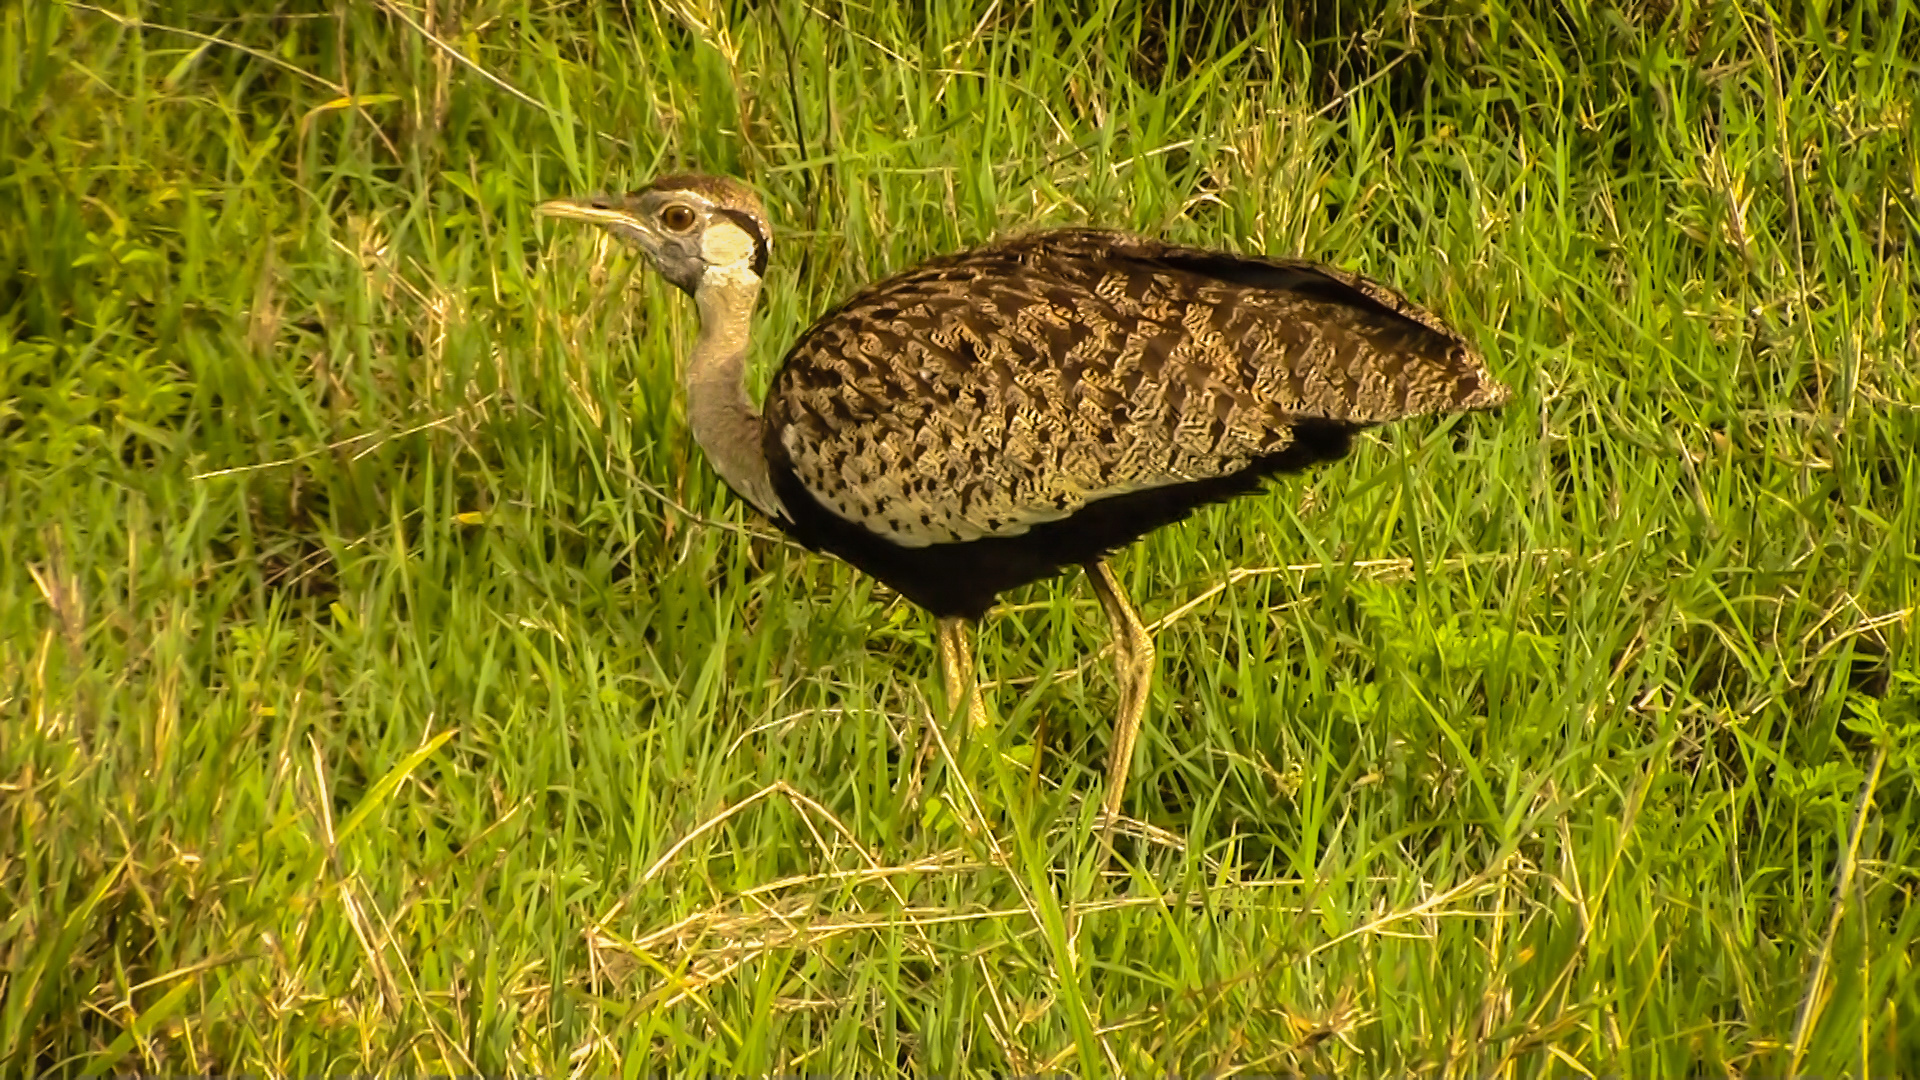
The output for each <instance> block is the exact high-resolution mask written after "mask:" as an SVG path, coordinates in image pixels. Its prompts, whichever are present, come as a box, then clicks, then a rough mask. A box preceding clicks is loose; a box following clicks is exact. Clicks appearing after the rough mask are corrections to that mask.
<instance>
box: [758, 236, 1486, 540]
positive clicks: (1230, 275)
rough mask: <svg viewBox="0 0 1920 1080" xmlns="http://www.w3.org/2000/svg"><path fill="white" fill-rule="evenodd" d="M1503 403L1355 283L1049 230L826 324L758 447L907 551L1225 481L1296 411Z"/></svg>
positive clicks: (847, 309)
mask: <svg viewBox="0 0 1920 1080" xmlns="http://www.w3.org/2000/svg"><path fill="white" fill-rule="evenodd" d="M1501 397H1504V391H1503V390H1502V389H1501V388H1499V386H1498V384H1497V383H1494V382H1493V381H1492V379H1491V378H1490V377H1488V376H1487V375H1486V371H1485V368H1484V366H1483V365H1482V364H1481V362H1480V360H1479V357H1478V356H1477V355H1475V354H1474V352H1473V350H1472V349H1471V348H1470V347H1468V346H1467V344H1466V343H1465V342H1464V341H1462V340H1461V339H1460V338H1459V337H1458V336H1457V335H1455V334H1453V333H1452V332H1451V331H1449V330H1447V329H1446V328H1445V327H1444V326H1442V325H1441V324H1440V323H1439V322H1438V320H1436V319H1434V318H1433V317H1432V316H1430V315H1428V314H1427V313H1426V312H1424V311H1422V310H1421V309H1419V308H1417V307H1415V306H1414V305H1412V304H1411V303H1408V302H1407V301H1405V300H1404V299H1401V298H1400V297H1398V295H1397V294H1394V293H1392V292H1391V291H1389V290H1386V289H1384V288H1383V287H1381V286H1378V285H1375V284H1373V283H1371V282H1367V281H1365V280H1364V279H1360V278H1357V277H1353V276H1351V275H1347V274H1343V273H1340V272H1338V271H1333V270H1328V269H1325V268H1321V267H1315V266H1312V265H1310V264H1305V263H1289V262H1284V261H1278V260H1264V259H1245V258H1240V257H1237V256H1232V255H1223V254H1219V253H1215V252H1207V251H1200V250H1196V249H1188V248H1178V247H1172V246H1168V245H1163V244H1157V243H1154V242H1152V241H1147V240H1139V239H1136V238H1132V237H1127V236H1123V235H1119V234H1110V233H1095V232H1086V231H1062V232H1055V233H1043V234H1038V235H1035V236H1028V237H1022V238H1017V239H1014V240H1010V241H1006V242H1003V243H1000V244H996V245H993V246H990V247H987V248H982V249H978V250H975V251H971V252H966V253H962V254H960V255H954V256H948V257H945V258H942V259H938V260H935V261H933V262H930V263H926V264H923V265H922V266H920V267H918V268H916V269H914V270H911V271H908V272H907V273H905V274H902V275H900V276H898V277H895V278H892V279H890V280H888V281H884V282H881V283H880V284H878V285H875V286H873V287H871V288H869V289H867V290H865V291H863V292H861V293H859V294H857V295H856V296H854V297H853V298H851V299H850V300H848V301H847V302H846V303H844V304H842V305H841V307H840V308H839V309H837V310H836V311H834V312H832V313H831V314H829V315H827V316H825V317H823V318H822V319H821V320H820V321H819V322H817V323H816V324H815V325H814V326H813V327H812V329H810V330H808V331H807V333H806V334H805V335H803V336H802V338H801V339H800V341H799V342H797V343H796V344H795V346H794V348H793V350H792V351H791V352H790V353H789V354H788V357H787V361H786V363H785V365H784V366H783V368H782V369H781V371H780V373H779V375H778V376H776V378H775V381H774V385H773V388H772V389H771V390H770V391H769V395H768V401H767V416H768V420H769V424H768V436H767V437H768V439H769V446H768V451H769V453H770V454H772V455H775V456H777V457H778V458H780V459H783V460H784V462H785V463H786V465H787V467H789V468H791V469H792V471H793V474H794V476H795V478H796V479H797V480H799V482H800V483H801V484H802V485H803V486H804V487H805V488H806V489H807V491H808V492H809V493H810V494H811V495H813V496H814V498H815V499H816V500H817V501H819V502H820V503H821V504H822V505H823V506H825V507H826V508H827V509H829V510H830V511H832V512H833V513H835V514H837V515H839V516H840V517H842V518H845V519H846V520H848V521H850V522H853V523H855V524H857V525H860V526H861V527H863V528H865V529H867V530H869V531H871V532H874V533H876V534H879V535H882V536H885V537H887V538H888V539H890V540H892V541H894V542H895V543H898V544H901V545H903V546H908V547H921V546H926V545H930V544H940V543H954V542H962V541H969V540H978V539H982V538H985V537H995V536H1014V535H1018V534H1020V533H1024V532H1026V531H1027V530H1028V529H1030V528H1032V527H1033V526H1034V525H1037V524H1040V523H1042V522H1047V521H1056V520H1059V519H1062V518H1065V517H1068V516H1070V515H1072V514H1073V513H1074V512H1075V511H1077V510H1079V509H1080V508H1082V507H1084V506H1086V505H1088V504H1089V503H1093V502H1096V501H1098V500H1101V499H1105V498H1109V497H1113V496H1117V495H1123V494H1127V493H1130V492H1137V491H1141V490H1145V489H1149V488H1157V487H1166V486H1169V485H1175V484H1181V483H1188V482H1193V481H1201V480H1207V479H1211V478H1214V477H1219V476H1224V475H1228V474H1231V473H1235V472H1239V471H1241V470H1243V469H1246V468H1248V467H1250V466H1253V465H1254V464H1256V463H1257V462H1258V461H1259V460H1260V459H1262V458H1265V457H1269V456H1271V455H1276V454H1280V453H1283V452H1285V451H1286V449H1287V448H1288V447H1289V446H1290V445H1291V444H1292V443H1293V440H1294V430H1295V428H1296V426H1297V425H1299V424H1300V423H1302V422H1303V421H1316V422H1320V423H1322V424H1325V423H1332V424H1336V425H1344V426H1351V427H1360V426H1364V425H1367V424H1373V423H1379V422H1382V421H1386V420H1392V419H1396V418H1398V417H1402V416H1407V415H1413V414H1417V413H1422V412H1431V411H1437V410H1440V409H1443V408H1472V407H1477V406H1479V405H1490V404H1496V403H1497V402H1498V400H1499V399H1500V398H1501Z"/></svg>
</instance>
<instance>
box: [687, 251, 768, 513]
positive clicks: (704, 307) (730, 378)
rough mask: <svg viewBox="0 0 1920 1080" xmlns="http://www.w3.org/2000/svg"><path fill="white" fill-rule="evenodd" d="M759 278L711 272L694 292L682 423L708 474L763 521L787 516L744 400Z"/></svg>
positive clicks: (744, 272)
mask: <svg viewBox="0 0 1920 1080" xmlns="http://www.w3.org/2000/svg"><path fill="white" fill-rule="evenodd" d="M759 295H760V278H759V277H758V276H757V275H755V274H754V273H752V272H751V271H750V270H748V269H747V268H746V267H745V266H744V265H742V266H738V267H713V268H710V269H709V270H707V272H706V273H705V274H704V275H703V276H702V277H701V280H700V287H699V288H698V289H697V290H695V292H694V294H693V299H694V304H695V305H696V306H697V307H698V308H699V309H700V336H699V338H698V339H697V340H695V342H694V345H693V355H692V356H691V357H689V358H688V360H687V367H686V372H685V379H686V388H687V424H688V426H689V427H691V428H692V429H693V441H694V442H697V443H699V444H700V450H701V452H703V453H705V454H706V455H707V460H708V461H709V462H711V463H712V465H713V470H714V471H715V472H717V473H719V474H720V479H722V480H725V481H726V482H727V486H728V487H730V488H732V489H733V490H734V492H735V493H737V494H738V495H739V496H740V497H741V498H743V499H745V500H747V501H748V502H750V503H752V504H753V506H754V508H755V509H757V510H759V511H760V512H761V513H762V514H765V515H766V516H768V517H769V518H783V517H786V516H787V515H786V508H785V507H784V506H782V505H781V503H780V497H779V496H778V495H776V494H774V490H773V478H772V476H771V474H770V473H769V472H768V469H767V452H766V447H765V445H764V444H763V442H762V435H761V429H760V414H759V412H758V411H756V410H755V409H754V407H753V402H751V401H749V400H748V399H747V332H748V330H749V329H750V328H751V326H752V323H753V302H754V300H755V299H756V298H757V297H758V296H759Z"/></svg>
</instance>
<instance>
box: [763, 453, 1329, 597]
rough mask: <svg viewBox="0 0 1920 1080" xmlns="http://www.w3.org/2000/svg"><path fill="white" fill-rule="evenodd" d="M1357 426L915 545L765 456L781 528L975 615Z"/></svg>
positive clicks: (1303, 460)
mask: <svg viewBox="0 0 1920 1080" xmlns="http://www.w3.org/2000/svg"><path fill="white" fill-rule="evenodd" d="M1359 427H1360V425H1353V424H1340V423H1333V422H1326V421H1304V422H1302V423H1300V424H1299V425H1297V426H1296V427H1295V428H1294V441H1293V443H1292V445H1290V446H1288V447H1287V448H1286V449H1285V450H1283V451H1281V452H1280V453H1277V454H1269V455H1267V456H1265V457H1262V458H1257V459H1255V460H1254V462H1253V464H1251V465H1249V466H1248V467H1247V468H1245V469H1242V470H1240V471H1239V472H1235V473H1230V474H1228V475H1225V476H1216V477H1213V478H1211V479H1207V480H1196V481H1193V482H1191V483H1186V484H1174V485H1170V486H1168V487H1162V488H1153V489H1151V490H1148V491H1136V492H1133V493H1131V494H1127V495H1117V496H1114V497H1113V498H1110V499H1102V500H1100V501H1098V502H1094V503H1089V504H1087V505H1086V506H1083V507H1081V508H1080V509H1079V510H1077V511H1075V512H1074V513H1073V514H1072V515H1070V516H1068V517H1065V518H1061V519H1060V520H1058V521H1049V522H1046V523H1044V524H1041V525H1035V526H1034V527H1033V528H1031V529H1029V530H1027V531H1026V532H1025V533H1022V534H1021V535H1019V536H1005V537H991V538H988V539H984V540H968V541H965V542H962V543H954V544H933V545H930V546H928V547H918V548H914V547H902V546H901V545H899V544H896V543H894V542H892V541H891V540H887V539H885V538H883V537H880V536H876V535H874V534H873V533H870V532H868V531H866V530H865V529H863V528H861V527H860V526H858V525H855V524H854V523H852V522H850V521H847V520H846V519H845V518H842V517H840V516H839V515H837V514H835V513H833V512H832V511H831V510H828V509H827V508H826V507H824V506H821V505H820V504H819V502H817V501H816V500H815V499H814V498H813V496H812V495H810V494H809V493H808V492H807V489H806V488H805V487H804V486H802V485H801V483H800V481H799V480H798V479H797V478H796V477H795V476H794V475H793V469H792V467H791V466H790V465H789V464H788V462H787V461H785V460H784V456H778V457H777V458H776V460H774V461H771V462H770V463H769V464H770V465H771V466H772V469H771V472H772V475H773V483H774V490H775V492H776V493H777V494H778V495H779V496H780V501H781V502H782V503H783V504H784V505H785V507H786V509H787V512H788V514H789V515H791V520H790V521H782V522H778V523H777V524H779V525H780V526H781V527H782V528H783V529H784V530H785V531H786V532H787V534H788V535H790V536H792V537H793V538H794V539H796V540H798V541H800V542H801V543H803V544H805V545H806V546H808V547H810V548H812V549H814V550H816V551H824V552H827V553H829V554H832V555H837V556H839V557H840V558H841V559H843V560H845V561H846V562H847V563H849V564H851V565H853V566H855V567H857V568H859V569H861V570H863V571H865V572H867V573H868V574H871V575H873V576H874V577H875V578H878V579H879V580H880V581H882V582H884V583H886V584H887V585H889V586H891V587H893V588H894V589H896V590H898V591H899V593H900V594H901V595H902V596H905V597H906V598H907V599H909V600H911V601H913V602H914V603H916V604H918V605H920V606H921V607H923V608H926V609H927V610H928V611H930V612H932V613H933V614H934V615H936V616H939V617H941V618H947V617H952V616H961V617H964V618H969V619H978V618H979V617H980V616H982V615H984V614H986V611H987V609H988V608H990V607H992V606H993V601H994V598H995V597H997V596H999V595H1000V594H1001V593H1003V592H1005V591H1007V590H1008V589H1013V588H1018V587H1019V586H1021V585H1027V584H1030V583H1032V582H1035V581H1040V580H1042V579H1045V578H1049V577H1053V576H1054V575H1056V574H1058V573H1060V572H1061V571H1062V570H1064V569H1066V568H1067V567H1070V566H1078V565H1081V564H1083V563H1087V562H1091V561H1093V560H1094V559H1098V558H1100V557H1102V556H1104V555H1106V554H1108V553H1109V552H1112V551H1114V550H1116V549H1118V548H1121V547H1125V546H1126V545H1128V544H1130V543H1132V542H1133V541H1135V540H1138V539H1139V538H1140V537H1142V536H1145V535H1146V534H1147V533H1150V532H1152V531H1153V530H1155V529H1158V528H1160V527H1161V526H1163V525H1170V524H1172V523H1174V522H1176V521H1180V520H1182V519H1183V518H1185V517H1187V516H1188V515H1189V514H1192V513H1193V512H1194V511H1195V510H1196V509H1198V508H1200V507H1202V506H1205V505H1207V504H1208V503H1214V502H1220V501H1222V500H1224V499H1230V498H1233V497H1234V496H1236V495H1241V494H1245V493H1246V492H1249V491H1252V490H1253V489H1254V488H1256V487H1259V486H1260V481H1261V480H1263V479H1265V478H1267V477H1269V476H1274V475H1277V474H1280V473H1287V472H1294V471H1297V470H1300V469H1305V468H1307V467H1309V466H1311V465H1315V464H1318V463H1320V462H1324V461H1332V460H1334V459H1336V458H1339V457H1342V456H1344V455H1345V454H1346V453H1347V451H1348V449H1350V447H1351V445H1352V439H1353V433H1354V432H1355V431H1357V430H1359ZM768 441H769V443H777V442H778V440H772V439H770V440H768Z"/></svg>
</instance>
